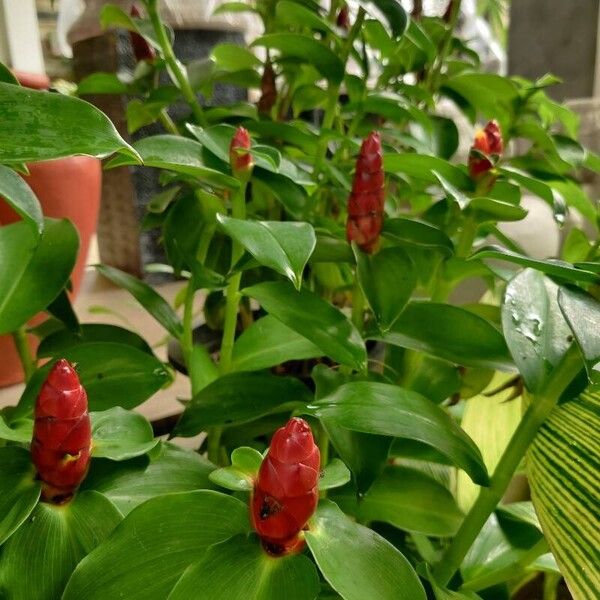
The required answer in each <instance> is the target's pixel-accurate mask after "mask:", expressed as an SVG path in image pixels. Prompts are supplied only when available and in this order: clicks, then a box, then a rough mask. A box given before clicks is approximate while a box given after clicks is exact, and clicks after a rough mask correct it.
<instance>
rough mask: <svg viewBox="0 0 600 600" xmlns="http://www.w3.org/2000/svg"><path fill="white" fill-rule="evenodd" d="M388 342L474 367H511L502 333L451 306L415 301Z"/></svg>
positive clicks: (388, 334) (461, 309)
mask: <svg viewBox="0 0 600 600" xmlns="http://www.w3.org/2000/svg"><path fill="white" fill-rule="evenodd" d="M370 337H374V338H377V339H379V338H380V339H382V340H383V341H384V342H386V343H389V344H394V345H396V346H401V347H404V348H410V349H411V350H419V351H421V352H426V353H428V354H432V355H433V356H437V357H439V358H444V359H446V360H449V361H451V362H453V363H458V364H461V365H465V366H471V367H492V368H501V369H506V368H509V367H510V365H511V361H510V357H509V355H508V350H507V348H506V344H505V342H504V339H503V337H502V334H501V333H500V332H499V331H498V330H497V329H496V328H495V327H494V326H493V325H492V324H491V323H490V322H489V321H486V320H485V319H483V318H482V317H480V316H478V315H475V314H473V313H472V312H469V311H467V310H465V309H464V308H460V307H458V306H452V305H449V304H440V303H435V302H411V303H409V305H408V306H407V307H406V308H405V309H404V312H403V313H402V315H400V318H399V319H398V320H397V321H396V322H395V323H394V326H393V327H392V328H391V329H390V330H389V331H388V332H387V333H386V334H385V335H383V336H377V335H374V336H370Z"/></svg>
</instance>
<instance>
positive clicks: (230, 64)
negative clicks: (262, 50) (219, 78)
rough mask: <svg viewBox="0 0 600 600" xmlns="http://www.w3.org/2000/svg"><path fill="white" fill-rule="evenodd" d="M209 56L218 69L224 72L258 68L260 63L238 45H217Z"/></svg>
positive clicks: (248, 51)
mask: <svg viewBox="0 0 600 600" xmlns="http://www.w3.org/2000/svg"><path fill="white" fill-rule="evenodd" d="M211 56H212V58H213V60H214V61H215V63H216V64H217V66H218V67H220V68H221V69H225V70H226V71H240V70H242V69H254V68H256V67H260V66H261V65H262V62H261V61H260V59H258V58H257V57H256V56H255V55H254V54H253V53H252V52H250V50H248V49H247V48H244V47H243V46H240V45H238V44H218V45H217V46H215V47H214V48H213V49H212V52H211Z"/></svg>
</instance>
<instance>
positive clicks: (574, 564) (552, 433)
mask: <svg viewBox="0 0 600 600" xmlns="http://www.w3.org/2000/svg"><path fill="white" fill-rule="evenodd" d="M599 423H600V399H599V397H598V395H594V394H584V395H583V396H582V397H580V398H579V399H577V400H573V401H571V402H566V403H565V404H562V405H560V406H558V407H556V408H555V409H554V411H553V412H552V414H551V415H550V417H549V418H548V419H547V420H546V422H545V423H544V425H543V426H542V428H541V429H540V430H539V432H538V434H537V436H536V437H535V439H534V441H533V444H532V446H531V448H530V450H529V453H528V455H527V458H528V460H527V472H528V479H529V482H530V485H531V497H532V500H533V504H534V506H535V511H536V513H537V515H538V517H539V519H540V522H541V524H542V528H543V530H544V533H545V535H546V539H547V540H548V543H549V545H550V548H551V549H552V553H553V554H554V556H555V557H556V560H557V562H558V564H559V566H560V571H561V573H562V575H563V576H564V578H565V579H566V581H567V584H568V586H569V589H570V591H571V593H572V594H573V597H574V598H582V599H583V598H594V597H595V596H596V595H597V594H598V590H600V529H599V528H598V523H599V522H600V490H599V487H598V464H600V449H599V447H598V424H599Z"/></svg>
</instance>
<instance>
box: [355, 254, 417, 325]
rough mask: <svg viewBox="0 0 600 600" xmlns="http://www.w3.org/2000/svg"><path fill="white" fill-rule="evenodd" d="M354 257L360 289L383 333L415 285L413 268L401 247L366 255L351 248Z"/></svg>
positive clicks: (399, 311) (406, 300) (408, 297)
mask: <svg viewBox="0 0 600 600" xmlns="http://www.w3.org/2000/svg"><path fill="white" fill-rule="evenodd" d="M354 255H355V256H356V268H357V271H356V273H357V276H358V282H359V284H360V287H361V289H362V291H363V293H364V295H365V297H366V299H367V302H368V303H369V306H370V307H371V310H372V311H373V315H374V316H375V320H376V321H377V324H378V325H379V328H380V329H381V330H382V331H387V330H388V329H389V328H390V327H391V326H392V325H393V324H394V323H395V321H396V320H397V319H398V317H399V316H400V314H401V313H402V311H403V310H404V307H405V306H406V303H407V302H408V301H409V299H410V297H411V295H412V293H413V290H414V289H415V286H416V285H417V274H416V271H415V265H414V264H413V262H412V260H411V259H410V257H409V256H408V254H407V253H406V252H405V251H404V250H403V249H402V248H384V249H382V250H380V251H379V252H377V254H374V255H369V254H365V253H364V252H361V251H360V250H358V249H357V248H356V247H355V248H354ZM391 282H393V285H390V283H391Z"/></svg>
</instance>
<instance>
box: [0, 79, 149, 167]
mask: <svg viewBox="0 0 600 600" xmlns="http://www.w3.org/2000/svg"><path fill="white" fill-rule="evenodd" d="M0 114H1V115H2V131H1V132H0V163H7V164H8V163H22V162H28V161H35V160H49V159H52V158H62V157H64V156H72V155H74V154H85V155H88V156H97V157H99V158H102V157H104V156H108V155H109V154H112V153H113V152H120V153H122V154H123V155H126V156H128V157H130V159H131V161H132V163H134V164H135V163H137V162H138V158H139V157H138V155H137V153H136V151H135V150H134V149H133V148H132V147H131V146H129V144H127V142H125V141H124V140H123V139H122V138H121V136H120V135H119V134H118V133H117V130H116V129H115V126H114V125H113V124H112V123H111V121H110V119H109V118H108V117H107V116H106V115H105V114H104V113H102V112H101V111H100V110H98V109H97V108H96V107H94V106H92V105H91V104H88V103H87V102H84V101H83V100H80V99H79V98H73V97H72V96H65V95H64V94H51V93H49V92H45V91H37V90H30V89H28V88H24V87H20V86H15V85H10V84H8V83H0Z"/></svg>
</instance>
